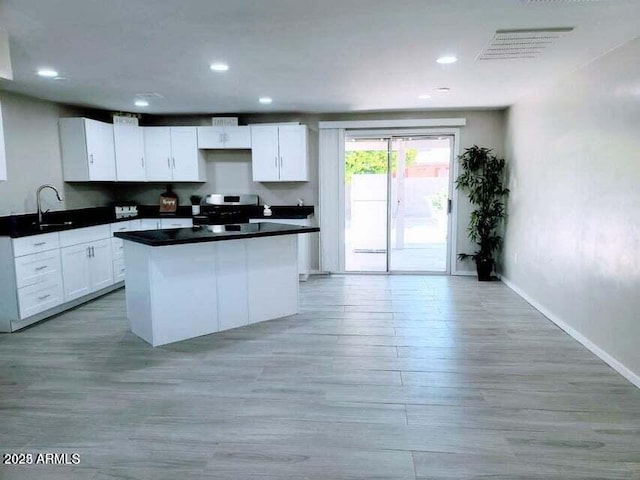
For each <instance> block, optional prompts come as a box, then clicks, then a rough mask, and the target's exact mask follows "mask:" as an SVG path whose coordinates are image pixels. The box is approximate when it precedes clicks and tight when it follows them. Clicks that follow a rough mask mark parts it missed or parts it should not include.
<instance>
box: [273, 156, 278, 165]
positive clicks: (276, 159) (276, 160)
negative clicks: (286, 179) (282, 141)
mask: <svg viewBox="0 0 640 480" xmlns="http://www.w3.org/2000/svg"><path fill="white" fill-rule="evenodd" d="M273 160H274V163H273V165H274V166H275V167H276V168H278V157H277V156H276V157H274V158H273Z"/></svg>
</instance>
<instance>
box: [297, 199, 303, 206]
mask: <svg viewBox="0 0 640 480" xmlns="http://www.w3.org/2000/svg"><path fill="white" fill-rule="evenodd" d="M298 206H299V207H304V199H302V198H299V199H298Z"/></svg>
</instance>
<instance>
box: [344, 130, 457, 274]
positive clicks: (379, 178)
mask: <svg viewBox="0 0 640 480" xmlns="http://www.w3.org/2000/svg"><path fill="white" fill-rule="evenodd" d="M452 143H453V137H449V136H444V137H443V136H439V137H437V136H424V135H423V136H411V137H409V136H398V137H396V136H386V137H385V136H381V137H377V138H372V137H370V136H357V135H353V136H351V135H349V136H347V138H346V141H345V250H344V259H345V270H346V271H348V272H433V273H447V272H448V265H449V261H448V260H449V255H450V253H449V241H448V240H449V231H450V225H449V205H450V203H449V198H450V188H451V165H452V147H453V145H452Z"/></svg>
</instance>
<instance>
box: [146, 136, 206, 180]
mask: <svg viewBox="0 0 640 480" xmlns="http://www.w3.org/2000/svg"><path fill="white" fill-rule="evenodd" d="M143 130H144V158H145V165H146V177H147V180H148V181H150V182H164V181H174V182H204V181H206V178H207V177H206V170H205V165H204V158H203V157H202V156H201V155H200V152H199V151H198V135H197V132H196V127H143Z"/></svg>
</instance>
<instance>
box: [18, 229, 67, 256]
mask: <svg viewBox="0 0 640 480" xmlns="http://www.w3.org/2000/svg"><path fill="white" fill-rule="evenodd" d="M59 246H60V238H59V236H58V232H51V233H43V234H41V235H31V236H30V237H22V238H14V239H13V255H14V256H15V257H21V256H23V255H30V254H32V253H38V252H45V251H47V250H54V249H56V248H58V247H59Z"/></svg>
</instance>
